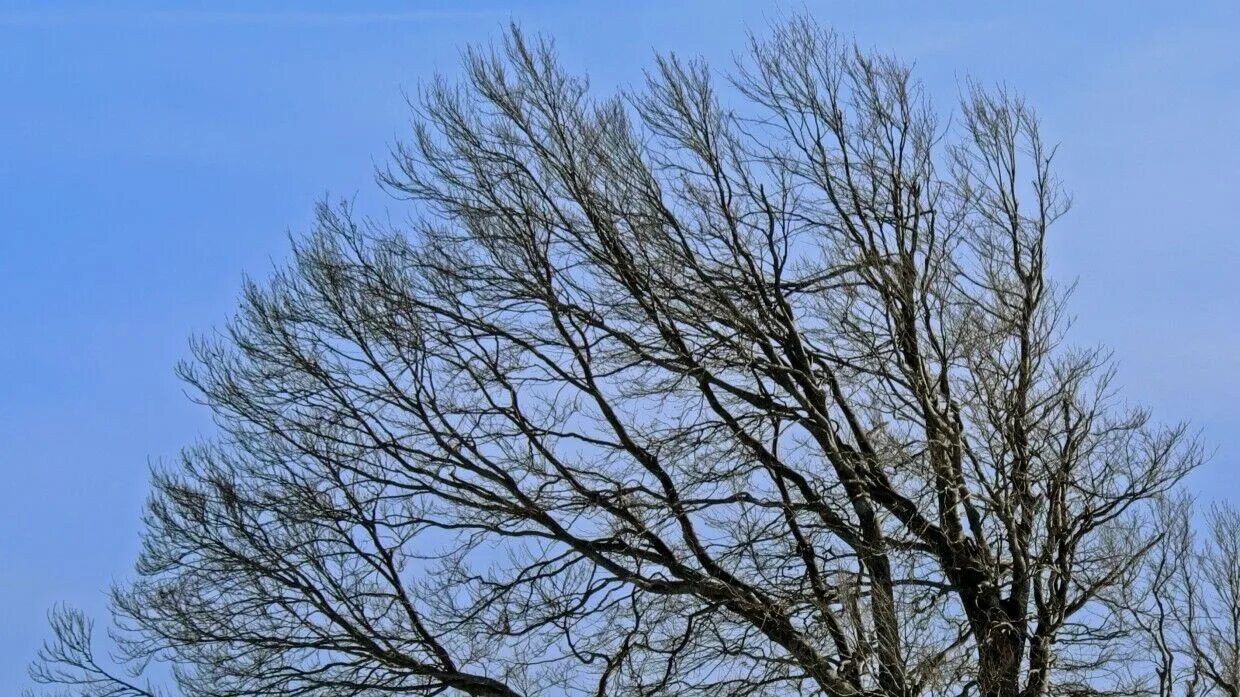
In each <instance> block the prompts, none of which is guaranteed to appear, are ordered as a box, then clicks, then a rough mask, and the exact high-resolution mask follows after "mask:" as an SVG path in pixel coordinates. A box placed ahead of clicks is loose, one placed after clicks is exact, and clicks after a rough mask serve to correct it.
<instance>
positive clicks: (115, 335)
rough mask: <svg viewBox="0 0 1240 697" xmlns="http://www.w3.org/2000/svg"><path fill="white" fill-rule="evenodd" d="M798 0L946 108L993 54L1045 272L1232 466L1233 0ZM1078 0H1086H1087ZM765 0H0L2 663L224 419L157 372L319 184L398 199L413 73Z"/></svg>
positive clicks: (575, 51)
mask: <svg viewBox="0 0 1240 697" xmlns="http://www.w3.org/2000/svg"><path fill="white" fill-rule="evenodd" d="M1034 5H1035V3H991V2H987V3H982V2H978V3H972V4H967V3H953V2H943V3H938V2H935V3H907V2H866V3H862V2H856V1H851V2H843V1H839V0H837V1H833V2H828V1H824V2H812V1H807V2H804V3H796V4H789V5H785V6H784V7H786V8H788V9H791V10H793V11H796V10H807V11H809V12H811V13H812V14H813V15H815V16H816V17H817V18H818V19H819V20H820V21H821V22H822V23H824V24H828V25H832V26H834V27H835V28H837V29H838V30H839V31H841V32H843V33H846V34H853V35H855V36H856V38H857V39H858V40H859V41H860V42H861V43H862V44H865V45H868V46H873V47H877V48H880V49H884V50H889V51H892V52H895V53H897V54H899V55H901V56H903V57H904V58H905V59H907V60H911V61H914V62H916V64H917V66H918V70H919V73H920V74H921V76H922V77H923V78H924V79H925V80H926V82H927V83H928V86H929V88H930V90H931V92H932V94H933V95H935V96H936V97H937V98H938V99H939V103H940V104H942V105H943V106H944V107H946V106H948V105H949V104H950V102H951V100H952V99H954V95H955V92H956V87H957V85H958V84H959V83H960V82H961V81H962V80H963V79H964V78H965V77H967V76H973V77H975V78H978V79H980V80H982V81H984V82H994V81H1000V80H1002V81H1005V82H1007V83H1008V84H1009V85H1010V86H1012V87H1014V88H1016V89H1018V90H1020V91H1022V92H1024V93H1025V94H1026V95H1027V97H1028V98H1029V100H1030V101H1031V102H1032V103H1033V104H1034V105H1035V106H1036V107H1037V108H1038V110H1039V112H1040V113H1041V115H1042V117H1043V121H1044V133H1045V134H1047V135H1048V136H1049V138H1050V139H1052V140H1057V141H1059V142H1060V143H1061V144H1062V150H1061V162H1060V164H1061V168H1060V172H1061V174H1062V176H1063V178H1064V180H1065V182H1066V184H1067V186H1068V187H1069V188H1070V189H1071V190H1072V191H1073V192H1074V193H1075V201H1076V206H1075V209H1074V210H1073V212H1072V213H1071V214H1070V215H1069V216H1068V217H1067V218H1066V219H1065V220H1064V221H1063V222H1062V223H1061V225H1060V227H1059V230H1058V234H1057V236H1056V238H1055V240H1054V242H1053V253H1054V256H1053V260H1054V264H1055V267H1054V273H1055V275H1056V276H1058V277H1059V278H1061V279H1064V280H1072V279H1074V278H1077V279H1079V287H1078V291H1077V294H1076V296H1075V301H1074V302H1073V305H1072V309H1073V311H1074V313H1075V314H1076V315H1077V316H1078V322H1077V324H1076V326H1075V327H1074V329H1073V334H1072V337H1073V339H1074V340H1075V341H1076V342H1078V343H1082V344H1096V343H1103V344H1107V345H1109V346H1111V347H1112V348H1113V349H1114V350H1115V353H1116V356H1117V358H1118V361H1119V364H1120V368H1121V372H1120V378H1121V383H1122V384H1123V387H1124V394H1125V395H1126V396H1127V397H1128V398H1129V399H1132V400H1134V401H1137V402H1142V403H1145V404H1147V405H1149V406H1150V407H1152V408H1153V410H1154V412H1155V414H1156V415H1157V416H1159V417H1160V418H1163V419H1166V420H1179V419H1188V420H1190V421H1192V422H1193V423H1194V424H1196V425H1197V426H1199V427H1200V428H1201V429H1202V431H1203V433H1204V436H1205V439H1206V441H1207V443H1209V444H1210V445H1211V446H1213V447H1214V448H1215V452H1216V454H1215V456H1214V458H1213V460H1212V462H1211V463H1210V465H1209V466H1208V467H1207V468H1206V469H1204V470H1202V471H1201V472H1199V473H1198V474H1197V475H1195V477H1194V479H1193V481H1192V484H1193V486H1194V488H1195V489H1196V490H1197V491H1199V492H1200V493H1201V494H1202V495H1204V496H1207V497H1229V498H1232V499H1235V498H1236V496H1237V494H1240V483H1238V482H1237V481H1236V478H1235V477H1233V476H1232V472H1233V471H1234V467H1235V465H1236V463H1237V462H1240V428H1237V427H1238V426H1240V399H1238V398H1237V397H1238V396H1240V303H1238V300H1240V272H1238V271H1237V268H1236V266H1237V262H1240V213H1237V212H1236V201H1237V200H1240V196H1238V194H1240V191H1238V189H1240V128H1237V127H1236V125H1235V124H1236V121H1237V114H1238V113H1240V49H1237V48H1236V46H1235V37H1236V36H1237V35H1238V33H1240V4H1237V3H1235V2H1196V3H1192V7H1191V8H1188V9H1186V8H1183V7H1180V6H1179V3H1165V4H1155V3H1143V2H1134V1H1132V0H1127V1H1118V0H1117V1H1112V2H1092V3H1068V2H1065V3H1050V2H1042V3H1036V7H1034ZM1078 5H1087V7H1079V6H1078ZM771 7H773V6H770V7H768V6H766V5H765V4H764V3H752V2H744V1H741V0H711V1H686V2H672V1H669V0H661V1H659V2H646V1H642V0H639V1H633V2H610V3H601V2H599V3H594V2H577V1H572V2H569V1H559V2H557V1H552V0H542V1H534V0H530V1H528V2H517V3H500V2H481V1H477V2H476V1H474V0H458V2H454V3H447V2H445V3H436V2H430V1H429V0H427V1H424V2H414V1H412V0H409V1H407V2H403V3H402V2H378V1H363V0H355V1H353V2H345V1H343V0H341V1H339V2H335V3H329V2H316V1H313V0H303V1H302V2H257V1H254V0H251V1H250V2H227V1H221V0H217V1H216V2H211V3H190V2H171V1H168V0H165V1H164V2H159V3H153V2H152V3H141V2H133V1H130V0H111V1H109V2H96V3H71V2H54V1H48V0H43V1H41V2H33V1H32V2H24V3H23V2H15V1H14V0H0V475H2V478H0V481H2V482H3V483H4V487H3V493H0V690H6V691H12V689H11V688H13V687H16V686H18V685H20V684H23V683H24V682H25V677H24V671H25V665H26V663H27V661H28V660H29V659H30V658H31V657H32V656H33V654H34V652H35V650H36V649H37V647H38V644H39V642H40V641H41V639H42V638H43V636H44V634H45V630H44V614H45V611H46V609H47V608H48V607H49V606H50V605H52V604H53V603H55V602H58V601H68V602H71V603H73V604H76V605H79V606H82V607H85V608H88V609H93V610H96V611H97V610H98V609H99V608H101V607H102V604H103V603H102V601H103V593H104V591H105V589H106V587H107V585H108V583H109V582H110V581H112V580H113V579H119V578H123V577H124V576H125V574H126V573H127V572H128V570H129V568H130V564H131V561H132V559H133V557H134V555H135V553H136V550H137V544H138V538H137V534H138V528H139V523H140V515H141V508H142V501H143V498H144V495H145V482H146V476H147V468H148V466H149V463H151V462H153V461H156V460H158V459H160V458H165V457H169V456H171V455H174V454H175V453H176V451H177V449H178V448H179V447H180V446H182V445H185V444H187V443H190V442H192V441H193V440H195V439H197V438H200V437H205V436H208V435H209V434H210V432H211V424H210V419H209V417H208V415H207V414H206V413H205V411H204V410H203V409H202V408H200V407H197V406H194V405H192V404H191V403H190V402H189V401H188V400H187V399H186V397H185V395H184V394H183V392H182V388H181V386H180V385H179V384H178V382H177V381H176V379H175V378H174V377H173V374H172V367H173V364H174V363H175V361H176V360H177V359H179V358H182V357H184V356H185V355H186V353H187V351H186V340H187V338H188V337H189V336H190V335H191V334H194V333H196V332H203V331H209V330H210V329H211V328H212V327H213V326H218V325H219V324H220V323H222V322H223V321H224V320H225V319H226V318H227V317H228V315H229V313H230V311H231V309H232V308H233V306H234V304H235V300H236V298H237V295H238V290H239V288H240V283H241V279H242V276H243V274H250V275H255V276H262V275H264V274H266V273H267V272H268V271H269V270H270V269H271V268H272V265H273V264H274V263H277V262H278V261H279V260H280V259H282V258H283V257H284V256H285V253H286V250H287V235H288V234H289V232H290V231H293V232H296V231H299V230H303V229H305V227H306V226H307V225H308V224H309V222H310V218H311V213H312V206H313V203H314V202H315V200H316V199H318V198H320V197H322V196H323V195H324V194H328V193H330V194H332V195H342V196H356V198H357V201H358V206H359V208H361V209H362V210H364V211H367V212H372V213H375V212H381V211H382V210H383V209H384V208H385V207H386V208H390V209H394V210H399V205H400V204H398V203H395V202H392V201H390V200H387V199H385V198H384V197H383V196H382V195H380V194H379V193H378V192H377V191H376V188H375V186H374V185H373V178H372V174H373V170H374V167H375V165H376V164H379V163H381V162H382V161H383V160H384V157H385V153H386V152H387V149H388V147H389V146H390V145H391V144H392V143H393V142H394V141H395V140H397V139H399V138H401V137H402V134H403V133H404V132H405V130H406V129H407V118H408V114H407V110H406V107H405V103H404V98H403V97H402V92H401V90H402V88H404V89H413V88H414V87H416V85H417V83H418V81H419V80H420V79H424V78H427V77H430V76H431V75H433V74H434V73H435V72H436V71H439V72H444V73H447V74H451V73H452V72H453V71H454V69H455V61H456V57H457V55H458V50H459V48H460V47H461V46H462V45H464V44H466V43H469V42H474V41H484V40H486V39H487V38H488V37H492V36H495V35H496V34H497V32H498V30H499V29H500V28H501V26H502V24H503V23H504V22H506V21H507V20H508V19H509V18H516V19H518V20H519V21H521V23H522V24H523V25H525V26H526V27H527V28H528V29H531V30H536V31H545V32H548V33H551V34H553V35H555V36H556V37H557V40H558V42H559V46H560V48H561V52H562V54H563V56H564V58H565V60H566V62H568V63H569V65H571V66H573V67H574V68H577V69H581V70H584V71H587V72H589V73H590V74H591V75H592V77H593V78H594V83H595V85H597V86H598V87H599V88H600V89H607V88H609V87H613V86H616V85H625V84H630V83H634V82H636V81H637V80H638V79H639V78H640V74H641V73H640V71H641V68H642V67H643V66H645V65H647V64H648V63H649V59H650V56H651V55H652V51H653V50H655V49H676V50H679V51H681V52H684V53H691V54H701V55H703V56H705V57H707V58H709V59H712V60H713V61H715V62H716V64H719V65H722V64H724V63H725V62H726V61H727V60H728V59H729V56H730V55H731V52H732V51H733V50H735V49H737V48H739V47H740V46H741V45H742V40H743V32H744V31H745V28H746V27H747V26H750V27H755V28H757V27H761V26H762V25H763V24H764V23H765V21H766V18H767V17H769V16H771V14H772V10H771Z"/></svg>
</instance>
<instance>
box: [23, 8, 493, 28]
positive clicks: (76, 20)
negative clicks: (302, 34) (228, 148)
mask: <svg viewBox="0 0 1240 697" xmlns="http://www.w3.org/2000/svg"><path fill="white" fill-rule="evenodd" d="M499 14H500V12H498V11H488V10H419V11H407V12H308V11H300V12H244V11H241V12H220V11H210V10H207V11H193V10H173V11H150V12H135V11H118V12H9V13H0V26H9V27H24V26H28V27H39V26H64V25H117V24H122V25H123V24H188V25H195V24H242V25H271V26H283V25H306V26H332V25H344V24H392V23H409V22H431V21H442V20H460V19H477V18H486V17H495V16H497V15H499Z"/></svg>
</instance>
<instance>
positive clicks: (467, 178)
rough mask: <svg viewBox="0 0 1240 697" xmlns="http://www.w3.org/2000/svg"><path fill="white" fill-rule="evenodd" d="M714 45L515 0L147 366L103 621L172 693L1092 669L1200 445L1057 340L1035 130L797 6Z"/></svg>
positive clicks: (733, 683) (751, 688)
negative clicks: (609, 63) (396, 217)
mask: <svg viewBox="0 0 1240 697" xmlns="http://www.w3.org/2000/svg"><path fill="white" fill-rule="evenodd" d="M749 48H750V50H749V53H748V56H747V57H746V58H744V59H742V60H740V61H739V63H738V66H737V68H736V70H735V71H733V72H732V73H731V75H730V76H729V77H727V78H726V79H725V80H724V81H723V82H722V83H720V84H722V87H721V86H719V84H717V83H716V77H715V74H714V73H712V72H711V71H710V70H708V68H707V67H706V66H705V65H703V64H701V63H700V62H698V61H693V60H686V59H683V58H679V57H676V56H665V57H661V58H659V59H658V60H657V62H656V64H655V65H654V67H653V69H652V70H651V71H650V72H649V74H648V79H647V81H646V83H645V85H644V86H643V87H642V88H640V89H636V90H633V91H631V92H629V93H625V94H622V95H620V96H615V97H611V98H607V99H599V98H597V97H595V96H593V95H592V94H591V93H590V91H589V89H588V86H587V83H586V80H585V79H584V78H582V77H579V76H575V75H572V74H570V73H568V72H566V71H565V70H564V69H563V68H562V67H561V66H560V65H559V63H558V62H557V60H556V57H555V54H554V51H553V49H552V47H551V45H550V43H549V42H546V41H530V40H527V38H526V37H524V36H523V35H522V34H521V32H520V31H518V30H516V29H514V30H513V31H512V32H511V33H510V34H509V35H508V36H507V38H506V41H505V42H504V43H503V45H502V47H501V48H499V49H498V50H496V51H487V50H475V51H471V52H468V53H467V55H466V58H465V75H466V77H465V80H464V82H463V83H462V84H449V83H447V82H443V81H438V82H435V83H433V84H431V85H430V86H429V87H427V88H426V89H425V90H424V91H423V92H422V94H421V96H420V98H419V99H418V100H417V101H416V104H415V105H414V109H415V112H416V119H415V121H416V124H415V132H414V135H413V137H412V139H411V141H410V142H409V143H407V144H405V145H402V146H400V147H399V148H398V149H397V150H396V151H395V153H394V158H393V159H394V163H393V165H392V166H391V168H390V169H389V170H386V171H384V172H383V173H382V174H381V177H380V178H381V180H382V183H383V185H384V186H385V187H386V188H387V189H388V190H389V191H391V192H393V193H395V194H397V195H399V196H402V197H406V198H408V199H409V200H410V201H411V202H412V204H411V205H412V207H413V209H414V211H415V217H414V220H413V221H412V222H411V223H409V224H408V225H406V226H403V227H401V228H391V227H390V226H387V225H381V224H378V223H375V222H370V221H366V220H362V219H359V218H358V217H357V216H355V215H354V213H353V211H352V209H351V207H350V206H348V205H344V204H342V205H338V206H328V205H324V206H323V207H321V209H320V212H319V223H318V229H317V230H316V231H315V232H314V233H313V234H311V235H309V236H308V237H306V238H305V239H304V240H301V241H299V242H297V243H296V245H295V250H294V253H293V260H292V262H291V264H290V265H289V266H288V267H287V268H286V269H284V270H282V271H280V272H278V273H277V274H276V275H275V276H274V278H273V279H271V281H270V282H268V283H264V284H261V285H260V284H252V285H249V286H248V287H247V289H246V293H245V300H244V303H243V304H242V307H241V310H240V312H239V313H238V315H237V316H236V318H235V320H234V321H233V322H232V323H231V324H230V325H229V326H228V328H227V330H226V331H224V332H223V333H222V334H221V335H220V336H216V337H212V338H209V339H204V340H202V341H199V342H197V343H196V344H195V346H194V356H195V360H193V361H191V362H189V363H187V364H186V365H184V366H183V367H182V374H183V375H184V377H185V379H186V380H187V381H188V383H189V384H190V385H192V386H193V387H194V388H195V390H196V391H197V393H198V394H200V395H201V397H202V399H203V401H204V402H205V403H206V404H208V405H209V406H210V408H211V409H212V410H213V412H214V414H215V415H216V417H217V420H218V423H219V428H220V434H221V435H220V436H219V438H218V439H216V440H215V441H213V442H210V443H205V444H202V445H199V446H196V447H193V448H190V449H188V450H187V451H186V452H185V453H184V456H183V457H182V458H181V460H180V462H179V463H177V464H176V465H174V466H170V467H166V468H164V469H162V470H161V471H160V472H158V473H157V475H156V476H155V480H154V494H153V495H152V499H151V503H150V507H149V513H148V516H147V532H146V534H145V538H144V548H143V552H142V555H141V558H140V560H139V563H138V576H137V580H136V581H135V582H134V583H132V584H131V585H128V586H125V587H122V588H119V589H117V591H116V592H115V594H114V601H115V607H116V611H117V614H118V617H119V619H120V621H121V623H122V625H123V627H122V633H121V639H122V643H121V647H122V648H123V649H124V652H125V655H126V656H128V657H131V658H136V659H159V660H163V661H167V662H169V663H171V664H172V665H173V666H175V671H176V672H175V683H176V686H177V687H178V689H179V690H180V691H181V692H182V693H183V694H186V695H237V696H240V695H333V696H335V695H380V694H385V695H386V694H398V693H409V694H426V695H434V694H467V695H495V696H498V695H504V696H515V695H524V696H533V695H585V694H595V695H694V694H701V695H788V694H805V695H832V696H840V697H847V696H860V695H867V696H874V697H879V696H883V697H911V696H913V695H943V696H947V695H952V696H953V697H954V696H961V697H963V696H966V695H984V696H985V697H1016V696H1018V695H1020V696H1022V697H1035V696H1041V695H1050V694H1083V693H1085V692H1087V691H1091V690H1092V691H1097V690H1101V689H1105V688H1104V687H1100V686H1103V685H1105V684H1108V683H1107V682H1106V681H1107V680H1108V677H1107V676H1109V675H1113V674H1114V669H1115V667H1114V665H1113V662H1114V660H1115V659H1116V655H1117V654H1116V653H1115V651H1114V650H1113V649H1112V644H1113V643H1114V642H1113V639H1114V638H1115V637H1119V636H1128V635H1126V634H1123V632H1122V631H1120V629H1117V624H1116V620H1115V613H1114V612H1113V611H1111V610H1109V609H1108V608H1110V607H1111V606H1110V605H1109V604H1108V602H1106V597H1105V596H1106V594H1107V593H1108V592H1109V591H1110V590H1112V589H1113V588H1115V587H1116V585H1117V584H1120V583H1124V582H1127V581H1128V580H1129V579H1131V578H1132V577H1133V576H1134V574H1136V573H1138V568H1137V567H1138V565H1140V564H1143V563H1144V560H1145V559H1146V552H1147V551H1148V550H1150V549H1151V548H1153V547H1155V546H1156V543H1158V542H1160V541H1161V540H1162V539H1163V538H1162V537H1161V536H1160V527H1159V526H1158V525H1157V524H1156V522H1154V521H1155V518H1154V517H1153V516H1152V514H1151V512H1152V511H1153V510H1154V508H1155V507H1156V506H1157V501H1158V500H1159V499H1160V498H1161V497H1163V496H1164V495H1165V494H1166V493H1167V492H1169V491H1170V490H1171V489H1172V488H1173V487H1174V486H1175V484H1176V483H1177V482H1178V481H1179V480H1180V479H1181V478H1182V477H1183V476H1184V475H1185V473H1186V472H1188V471H1189V470H1190V469H1191V468H1192V467H1194V466H1195V465H1196V464H1197V463H1198V462H1199V460H1200V457H1201V454H1200V450H1199V448H1198V447H1197V445H1196V443H1195V442H1194V441H1193V439H1191V438H1189V437H1188V436H1186V432H1185V429H1184V428H1183V427H1172V428H1162V427H1158V426H1156V425H1152V424H1151V423H1150V421H1149V418H1148V416H1147V414H1146V413H1145V412H1144V411H1140V410H1131V409H1128V408H1127V407H1125V406H1124V405H1123V404H1122V403H1121V402H1119V401H1118V400H1117V399H1116V398H1115V395H1114V390H1113V384H1112V375H1113V373H1112V370H1111V368H1110V367H1109V364H1108V356H1107V355H1106V353H1104V352H1102V351H1100V350H1080V349H1072V348H1068V347H1066V346H1065V345H1064V344H1063V340H1064V331H1065V318H1064V301H1065V297H1066V292H1065V291H1064V289H1062V288H1060V287H1058V286H1057V285H1056V284H1054V283H1053V282H1052V281H1051V279H1050V278H1049V277H1048V275H1047V273H1046V268H1045V265H1046V257H1045V245H1046V237H1047V233H1048V230H1049V228H1050V226H1051V225H1052V224H1053V223H1054V222H1055V220H1056V219H1057V218H1059V217H1060V215H1061V214H1063V213H1064V212H1065V211H1066V209H1067V205H1068V201H1067V199H1066V198H1065V197H1064V195H1063V194H1062V192H1061V190H1060V188H1059V185H1058V182H1057V180H1056V179H1055V176H1054V174H1053V171H1052V159H1053V155H1054V148H1053V147H1050V146H1048V145H1046V144H1045V143H1044V141H1043V140H1042V137H1041V135H1040V133H1039V128H1038V124H1037V121H1036V119H1035V117H1034V115H1033V113H1032V111H1031V110H1030V109H1029V108H1028V107H1027V106H1026V105H1025V104H1024V103H1023V102H1022V101H1021V100H1020V99H1018V98H1016V97H1014V96H1013V95H1011V94H1009V93H1007V92H1005V91H1001V90H1000V91H988V90H985V89H982V88H979V87H970V88H969V89H968V90H967V92H966V94H965V95H964V98H963V100H962V103H961V104H960V107H959V109H958V111H957V112H956V114H957V115H956V116H955V117H954V118H953V120H952V122H951V123H949V122H946V121H941V120H940V119H939V118H938V117H937V116H936V113H935V112H934V111H933V110H932V109H931V107H930V105H929V104H928V102H927V100H926V98H925V96H924V94H923V91H922V88H921V87H920V86H919V85H918V83H917V82H916V81H914V80H913V79H912V77H911V75H910V71H909V69H908V68H907V67H906V66H905V65H903V64H901V63H900V62H898V61H896V60H894V59H892V58H889V57H886V56H881V55H873V54H870V53H867V52H864V51H861V50H858V49H857V48H855V47H853V46H850V45H848V44H847V43H845V42H841V41H840V40H838V39H837V38H836V37H835V36H833V35H832V34H830V33H828V32H826V31H823V30H821V29H819V28H818V27H817V26H815V25H814V24H813V23H812V22H811V21H809V20H805V19H800V20H794V21H791V22H788V23H786V24H783V25H781V26H779V27H777V28H776V29H774V30H773V32H772V33H771V34H770V35H769V36H767V37H764V38H754V39H753V40H752V41H751V43H750V47H749ZM75 631H77V630H75ZM74 636H76V635H74ZM1218 636H1219V637H1220V638H1219V639H1218V640H1217V641H1215V640H1213V639H1211V640H1210V641H1209V642H1208V645H1203V647H1202V651H1205V652H1212V651H1220V650H1223V649H1220V648H1216V647H1224V648H1226V647H1227V646H1230V647H1232V648H1234V646H1235V644H1234V643H1233V644H1227V639H1226V638H1225V637H1223V633H1222V632H1221V631H1220V632H1219V634H1218ZM62 638H63V637H62ZM82 646H86V647H89V640H88V639H87V640H86V641H85V642H82V641H76V642H75V641H70V642H69V643H68V644H65V643H63V642H62V643H61V644H59V645H57V644H55V642H53V647H52V649H53V650H52V651H51V652H50V653H49V654H48V655H47V656H45V661H46V662H47V663H51V664H61V665H62V666H63V664H66V663H68V664H70V667H71V668H72V667H73V661H72V660H69V661H66V660H64V658H65V655H64V654H62V653H58V652H57V651H58V650H63V651H64V652H68V653H69V654H72V653H73V652H74V651H75V650H78V651H80V650H82V649H81V648H80V647H82ZM1228 650H1230V649H1228ZM1210 655H1211V656H1213V655H1214V654H1212V653H1211V654H1210ZM1229 655H1233V656H1234V653H1232V654H1229ZM91 665H93V664H88V665H85V666H83V665H77V666H76V667H77V668H78V670H77V671H69V673H72V675H68V674H66V673H65V672H61V673H51V672H47V671H46V665H45V670H44V672H41V673H36V677H46V678H47V679H48V682H55V683H61V684H63V683H66V682H73V679H74V678H80V679H87V678H91V677H92V675H94V676H95V677H97V675H95V674H93V673H91V671H92V667H91ZM1228 675H1233V674H1232V673H1228ZM105 683H106V680H105V681H104V682H100V683H92V682H86V683H80V684H83V685H84V687H85V690H84V693H85V694H93V695H130V694H142V693H140V692H125V691H124V689H123V688H120V687H117V688H116V689H115V690H114V691H111V692H109V691H108V688H107V687H100V685H104V684H105ZM1220 684H1221V683H1220ZM1231 694H1234V693H1231Z"/></svg>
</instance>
